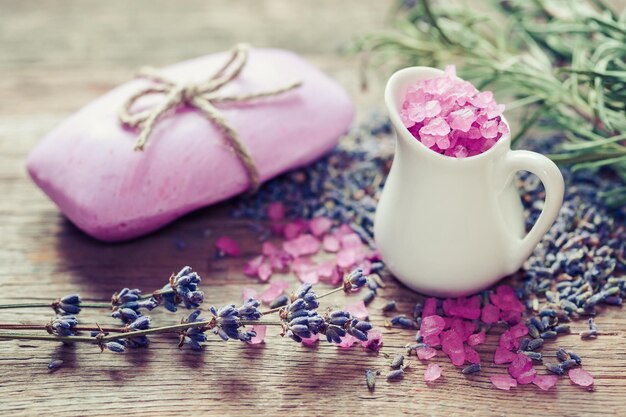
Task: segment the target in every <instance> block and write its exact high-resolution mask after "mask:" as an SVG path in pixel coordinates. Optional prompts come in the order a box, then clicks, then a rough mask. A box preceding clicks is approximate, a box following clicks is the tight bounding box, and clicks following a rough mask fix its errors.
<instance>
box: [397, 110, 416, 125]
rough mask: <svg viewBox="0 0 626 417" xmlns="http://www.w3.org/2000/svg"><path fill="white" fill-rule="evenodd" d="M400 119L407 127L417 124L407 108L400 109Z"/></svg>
mask: <svg viewBox="0 0 626 417" xmlns="http://www.w3.org/2000/svg"><path fill="white" fill-rule="evenodd" d="M400 120H401V121H402V124H403V125H404V127H406V128H407V129H408V128H410V127H412V126H413V125H414V124H415V122H414V121H413V120H411V116H409V111H408V110H407V109H402V110H400Z"/></svg>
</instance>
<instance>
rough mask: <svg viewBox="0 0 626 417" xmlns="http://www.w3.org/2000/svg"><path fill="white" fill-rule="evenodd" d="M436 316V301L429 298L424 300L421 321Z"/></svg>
mask: <svg viewBox="0 0 626 417" xmlns="http://www.w3.org/2000/svg"><path fill="white" fill-rule="evenodd" d="M435 314H437V299H436V298H433V297H430V298H427V299H426V300H424V309H423V310H422V319H424V318H426V317H428V316H433V315H435Z"/></svg>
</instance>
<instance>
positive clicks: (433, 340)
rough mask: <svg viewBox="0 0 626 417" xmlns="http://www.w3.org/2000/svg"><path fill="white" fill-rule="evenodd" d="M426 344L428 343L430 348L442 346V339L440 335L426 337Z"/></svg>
mask: <svg viewBox="0 0 626 417" xmlns="http://www.w3.org/2000/svg"><path fill="white" fill-rule="evenodd" d="M424 343H426V344H427V345H429V346H433V347H436V346H439V345H440V344H441V339H440V337H439V335H438V334H435V335H430V336H426V337H424Z"/></svg>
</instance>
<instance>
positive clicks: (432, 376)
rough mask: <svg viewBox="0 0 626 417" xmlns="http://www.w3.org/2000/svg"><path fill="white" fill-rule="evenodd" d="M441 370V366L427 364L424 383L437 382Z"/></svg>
mask: <svg viewBox="0 0 626 417" xmlns="http://www.w3.org/2000/svg"><path fill="white" fill-rule="evenodd" d="M441 373H442V369H441V366H439V365H437V364H436V363H429V364H428V366H427V367H426V370H425V371H424V381H426V382H433V381H436V380H438V379H439V378H440V377H441Z"/></svg>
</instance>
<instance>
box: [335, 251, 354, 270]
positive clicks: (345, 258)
mask: <svg viewBox="0 0 626 417" xmlns="http://www.w3.org/2000/svg"><path fill="white" fill-rule="evenodd" d="M336 259H337V266H338V267H339V268H341V269H344V270H345V269H349V268H351V267H352V266H354V264H355V263H356V262H357V253H356V251H355V250H353V249H342V250H340V251H339V252H337V258H336Z"/></svg>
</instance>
